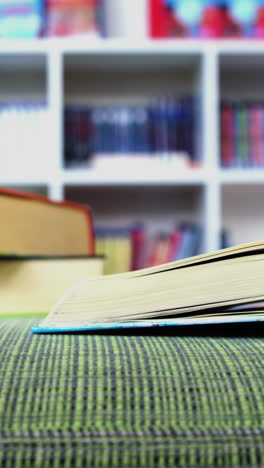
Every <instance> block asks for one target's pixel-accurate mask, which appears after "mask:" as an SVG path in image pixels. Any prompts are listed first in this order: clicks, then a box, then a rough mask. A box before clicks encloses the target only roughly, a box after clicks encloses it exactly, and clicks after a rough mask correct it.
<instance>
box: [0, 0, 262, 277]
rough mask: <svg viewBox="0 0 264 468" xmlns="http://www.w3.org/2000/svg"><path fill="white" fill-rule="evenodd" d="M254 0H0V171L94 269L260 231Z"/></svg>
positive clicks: (134, 264) (210, 246)
mask: <svg viewBox="0 0 264 468" xmlns="http://www.w3.org/2000/svg"><path fill="white" fill-rule="evenodd" d="M263 40H264V0H263V1H262V0H226V1H220V0H213V1H210V0H45V1H44V0H25V1H23V0H17V1H16V0H8V1H4V0H0V185H1V186H3V187H10V188H18V189H20V190H25V191H29V192H34V193H41V194H45V195H47V196H49V197H51V198H52V199H54V200H64V199H65V200H71V201H76V202H81V203H84V204H87V205H89V206H91V208H92V210H93V213H94V217H95V228H96V237H97V251H98V253H106V254H107V262H106V273H114V272H121V271H128V270H130V269H138V268H142V267H147V266H152V265H156V264H159V263H164V262H167V261H172V260H177V259H181V258H184V257H186V256H191V255H195V254H197V253H202V252H210V251H212V250H216V249H219V248H224V247H228V246H232V245H235V244H240V243H247V242H251V241H256V240H263V238H264V79H263V78H264V42H263Z"/></svg>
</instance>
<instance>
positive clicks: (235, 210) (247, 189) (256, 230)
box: [222, 183, 264, 245]
mask: <svg viewBox="0 0 264 468" xmlns="http://www.w3.org/2000/svg"><path fill="white" fill-rule="evenodd" d="M263 200H264V185H263V183H257V184H253V183H248V184H235V185H229V184H225V185H224V186H223V187H222V223H223V227H224V228H225V229H226V230H227V232H228V233H229V237H230V240H231V244H232V245H237V244H245V243H249V242H255V241H262V240H263V232H264V203H263Z"/></svg>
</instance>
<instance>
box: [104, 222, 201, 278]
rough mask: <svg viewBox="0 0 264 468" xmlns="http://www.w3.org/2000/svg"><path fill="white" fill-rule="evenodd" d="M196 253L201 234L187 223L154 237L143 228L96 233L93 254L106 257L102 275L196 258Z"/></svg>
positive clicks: (198, 248) (194, 226) (105, 229)
mask: <svg viewBox="0 0 264 468" xmlns="http://www.w3.org/2000/svg"><path fill="white" fill-rule="evenodd" d="M200 249H201V230H200V228H199V227H198V226H196V225H195V224H190V223H184V224H182V225H180V226H179V227H177V228H175V229H173V230H171V231H169V232H164V233H158V234H157V233H154V234H153V233H150V232H148V230H146V229H145V228H144V227H143V226H135V227H132V228H127V229H126V228H100V229H96V251H97V253H98V254H104V255H105V256H106V260H105V274H114V273H121V272H126V271H130V270H139V269H141V268H148V267H151V266H155V265H160V264H162V263H168V262H172V261H175V260H181V259H183V258H186V257H191V256H193V255H196V254H198V253H199V250H200Z"/></svg>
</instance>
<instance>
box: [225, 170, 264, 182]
mask: <svg viewBox="0 0 264 468" xmlns="http://www.w3.org/2000/svg"><path fill="white" fill-rule="evenodd" d="M220 182H221V183H222V184H252V185H254V184H264V168H263V169H248V170H246V169H226V170H221V171H220Z"/></svg>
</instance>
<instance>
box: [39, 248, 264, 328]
mask: <svg viewBox="0 0 264 468" xmlns="http://www.w3.org/2000/svg"><path fill="white" fill-rule="evenodd" d="M263 262H264V243H263V242H258V243H252V244H248V245H242V246H241V245H240V246H236V247H233V248H230V249H225V250H220V251H217V252H213V253H208V254H204V255H199V256H195V257H191V258H188V259H185V260H179V261H176V262H171V263H166V264H162V265H160V266H154V267H151V268H147V269H142V270H138V271H134V272H130V273H121V274H118V275H109V276H100V277H97V278H91V279H84V280H83V281H82V282H81V283H79V284H77V285H75V286H73V287H72V288H70V289H69V290H68V291H66V292H65V295H64V296H63V297H62V298H61V300H60V301H59V302H58V303H57V305H55V307H54V308H53V309H52V310H51V311H50V313H49V315H48V316H47V317H46V318H45V319H44V321H42V322H41V323H40V325H39V326H35V327H33V328H32V331H33V332H34V333H59V332H78V331H94V330H107V329H122V328H135V327H163V326H180V325H193V326H197V327H198V325H203V324H218V323H237V322H250V321H256V322H260V321H264V292H263V279H262V266H263V265H262V264H263Z"/></svg>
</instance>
